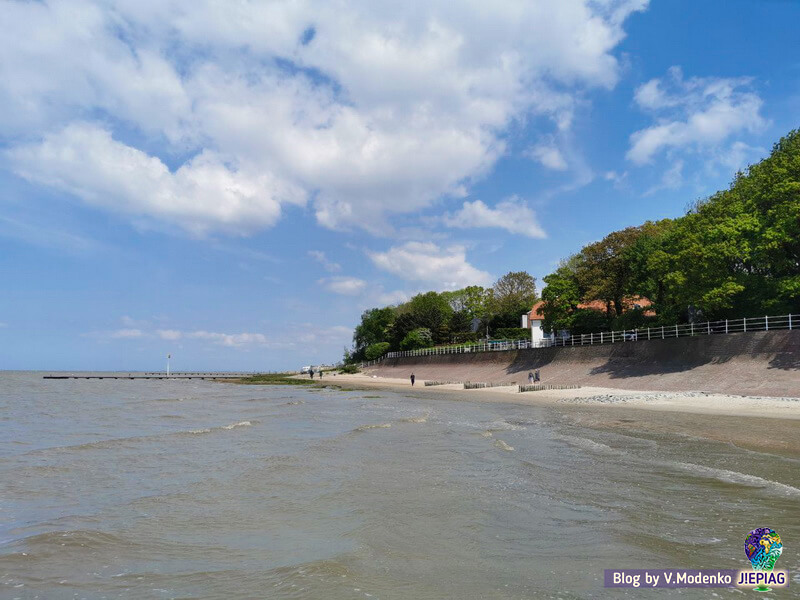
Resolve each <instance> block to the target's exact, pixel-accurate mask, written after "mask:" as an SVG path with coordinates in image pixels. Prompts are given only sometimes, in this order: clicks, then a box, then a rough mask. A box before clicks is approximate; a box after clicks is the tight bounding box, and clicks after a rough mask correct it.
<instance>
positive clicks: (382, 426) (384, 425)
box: [353, 423, 392, 431]
mask: <svg viewBox="0 0 800 600" xmlns="http://www.w3.org/2000/svg"><path fill="white" fill-rule="evenodd" d="M391 426H392V424H391V423H378V424H377V425H362V426H361V427H356V428H355V429H354V430H353V431H368V430H370V429H388V428H389V427H391Z"/></svg>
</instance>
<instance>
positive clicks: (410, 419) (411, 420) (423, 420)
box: [400, 415, 429, 423]
mask: <svg viewBox="0 0 800 600" xmlns="http://www.w3.org/2000/svg"><path fill="white" fill-rule="evenodd" d="M428 416H429V415H423V416H421V417H408V418H407V419H400V422H401V423H427V422H428Z"/></svg>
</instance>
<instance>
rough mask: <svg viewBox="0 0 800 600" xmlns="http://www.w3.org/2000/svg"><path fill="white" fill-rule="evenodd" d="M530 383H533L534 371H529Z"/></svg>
mask: <svg viewBox="0 0 800 600" xmlns="http://www.w3.org/2000/svg"><path fill="white" fill-rule="evenodd" d="M528 383H533V371H528Z"/></svg>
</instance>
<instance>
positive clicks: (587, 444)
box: [558, 435, 625, 454]
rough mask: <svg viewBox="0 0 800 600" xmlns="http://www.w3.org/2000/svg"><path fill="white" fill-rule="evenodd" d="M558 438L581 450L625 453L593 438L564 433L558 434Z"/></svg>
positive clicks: (601, 452)
mask: <svg viewBox="0 0 800 600" xmlns="http://www.w3.org/2000/svg"><path fill="white" fill-rule="evenodd" d="M558 439H560V440H563V441H565V442H567V443H568V444H570V445H571V446H575V447H577V448H581V449H582V450H589V451H590V452H597V453H598V454H625V452H623V451H622V450H616V449H614V448H612V447H611V446H606V445H605V444H601V443H600V442H595V441H594V440H590V439H589V438H582V437H572V436H569V435H565V436H560V437H559V438H558Z"/></svg>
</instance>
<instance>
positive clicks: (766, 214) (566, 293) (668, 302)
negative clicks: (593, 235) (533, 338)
mask: <svg viewBox="0 0 800 600" xmlns="http://www.w3.org/2000/svg"><path fill="white" fill-rule="evenodd" d="M544 280H545V282H546V283H547V287H546V288H545V290H544V291H543V292H542V297H543V299H544V301H545V304H544V306H543V309H542V312H543V313H544V315H545V319H544V324H543V325H544V326H545V329H546V330H547V331H554V330H559V329H570V330H571V331H572V332H573V333H577V332H578V330H585V329H587V328H594V327H598V326H600V325H601V323H600V320H601V318H600V317H598V316H595V315H588V314H582V313H581V309H579V304H580V303H585V302H589V301H594V300H599V301H602V302H603V303H606V304H607V305H608V307H609V309H608V311H607V312H608V315H607V318H614V321H613V323H609V325H613V326H614V327H615V328H617V327H618V328H631V327H637V326H639V327H641V326H648V325H651V324H666V323H674V322H681V321H684V322H685V321H687V320H689V319H690V318H692V317H693V316H696V315H698V314H701V315H703V318H708V319H723V318H737V317H743V316H746V317H752V316H760V315H764V314H785V313H789V312H798V311H800V131H797V130H796V131H792V132H790V133H789V134H788V135H787V136H786V137H784V138H783V139H781V140H780V141H779V142H778V143H777V144H776V145H775V146H774V148H773V151H772V154H771V155H770V156H769V157H767V158H766V159H764V160H762V161H761V162H760V163H758V164H755V165H752V166H751V167H750V168H749V169H747V170H746V171H745V172H740V173H737V175H736V177H735V178H734V181H733V183H732V184H731V186H730V187H729V188H728V189H727V190H723V191H720V192H717V193H716V194H713V195H712V196H710V197H709V198H706V199H703V200H700V201H697V202H695V203H694V204H693V205H692V206H691V208H690V209H689V210H688V211H687V214H686V215H684V216H683V217H680V218H677V219H665V220H663V221H657V222H647V223H644V224H643V225H641V226H639V227H628V228H626V229H623V230H621V231H615V232H612V233H610V234H609V235H607V236H606V237H605V238H603V239H602V240H600V241H599V242H595V243H593V244H589V245H588V246H586V247H584V248H583V249H582V250H581V252H579V253H578V254H577V255H576V256H575V257H573V258H572V259H570V261H569V263H568V264H564V265H562V266H560V267H559V269H558V270H556V272H555V273H553V274H551V275H548V276H547V277H545V278H544ZM631 296H643V297H646V298H649V299H650V300H651V301H652V302H653V306H652V309H653V310H655V312H656V314H657V316H656V317H655V318H652V317H647V316H645V314H644V313H642V312H639V313H638V314H637V313H633V314H630V312H631V311H628V310H627V308H628V307H626V306H625V304H626V303H625V298H626V297H631Z"/></svg>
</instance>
